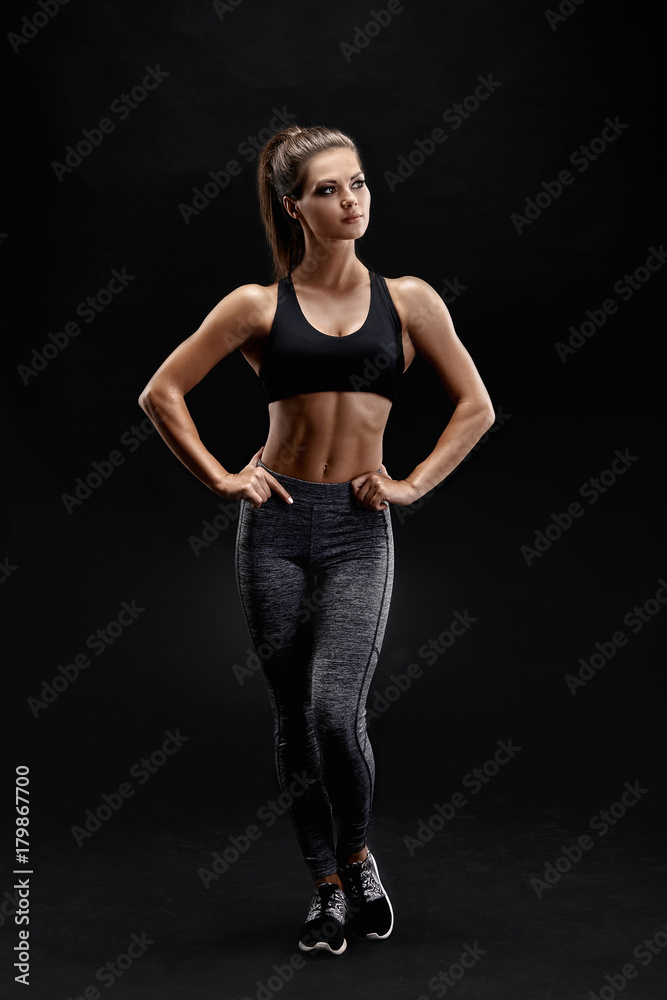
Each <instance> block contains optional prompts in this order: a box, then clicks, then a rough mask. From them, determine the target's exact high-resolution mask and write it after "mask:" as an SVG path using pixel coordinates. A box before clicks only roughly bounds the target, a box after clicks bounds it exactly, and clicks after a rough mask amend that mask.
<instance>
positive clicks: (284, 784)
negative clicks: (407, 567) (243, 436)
mask: <svg viewBox="0 0 667 1000" xmlns="http://www.w3.org/2000/svg"><path fill="white" fill-rule="evenodd" d="M259 464H260V465H261V466H262V467H263V468H265V469H267V471H268V472H270V473H271V475H273V476H275V478H276V479H277V480H278V481H279V482H281V483H282V484H283V485H284V486H285V488H286V489H287V491H288V492H289V494H290V496H292V497H293V498H294V503H293V504H288V503H286V502H285V501H284V500H283V499H282V498H281V497H279V496H278V495H277V494H276V493H275V492H273V491H272V493H271V496H270V498H269V499H268V500H266V501H265V502H264V503H263V504H262V506H261V507H259V508H254V507H252V505H251V504H250V503H248V502H247V501H246V500H240V501H239V502H240V505H241V508H240V511H239V520H238V527H237V534H236V551H235V570H236V579H237V584H238V589H239V594H240V597H241V603H242V605H243V609H244V612H245V617H246V621H247V624H248V629H249V631H250V636H251V639H252V642H253V645H254V647H255V652H256V653H257V656H258V657H259V659H260V660H261V663H262V671H263V674H264V677H265V680H266V683H267V687H268V691H269V698H270V701H271V706H272V709H273V715H274V721H275V727H274V737H275V760H276V769H277V772H278V778H279V781H280V785H281V789H282V791H283V792H284V793H286V798H287V797H288V798H289V799H291V801H290V806H289V808H290V815H291V818H292V823H293V825H294V829H295V832H296V836H297V840H298V842H299V846H300V848H301V851H302V853H303V856H304V859H305V861H306V864H307V865H308V867H309V869H310V871H311V873H312V876H313V878H314V879H317V878H321V877H323V876H324V875H331V874H332V873H333V872H335V871H336V868H337V862H338V861H340V862H345V861H346V860H347V857H348V855H349V854H351V853H354V852H356V851H360V850H361V849H362V848H363V846H364V844H365V843H366V835H367V831H368V825H369V822H370V816H371V805H372V799H373V786H374V780H375V765H374V760H373V752H372V749H371V745H370V742H369V740H368V735H367V733H366V707H365V706H366V697H367V695H368V689H369V686H370V683H371V679H372V676H373V672H374V670H375V667H376V664H377V661H378V657H379V655H380V650H381V648H382V641H383V638H384V632H385V627H386V623H387V617H388V613H389V604H390V601H391V593H392V587H393V578H394V539H393V532H392V523H391V511H390V508H389V507H387V508H386V509H385V510H381V511H371V510H368V509H366V508H365V507H362V506H361V505H360V504H358V503H357V501H356V499H355V496H354V493H353V491H352V487H351V485H350V483H349V482H344V483H315V482H309V481H307V480H303V479H296V478H294V477H292V476H287V475H284V474H283V473H278V472H274V471H273V470H272V469H270V468H268V466H266V465H264V463H263V462H262V461H261V459H260V460H259ZM378 471H380V470H378ZM313 576H314V578H315V579H314V583H315V586H314V589H313V580H312V578H313ZM304 771H305V772H307V774H308V782H309V784H308V787H307V790H305V791H301V789H299V794H294V795H292V796H290V795H289V792H288V788H289V786H290V784H292V787H293V791H295V789H294V776H295V775H297V774H300V775H302V774H303V772H304ZM336 834H337V837H336Z"/></svg>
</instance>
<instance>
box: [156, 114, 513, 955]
mask: <svg viewBox="0 0 667 1000" xmlns="http://www.w3.org/2000/svg"><path fill="white" fill-rule="evenodd" d="M258 187H259V198H260V207H261V213H262V219H263V222H264V226H265V230H266V234H267V238H268V242H269V245H270V247H271V251H272V255H273V263H274V274H273V277H274V283H273V284H271V285H268V286H263V285H257V284H247V285H241V286H240V287H238V288H236V289H235V290H234V291H232V292H230V293H229V294H228V295H226V296H225V297H224V298H223V299H222V300H221V301H220V302H219V303H218V305H217V306H216V307H215V308H214V309H213V310H212V312H210V313H209V315H208V316H207V317H206V318H205V319H204V321H203V323H202V324H201V326H200V327H199V329H198V330H197V331H196V332H195V333H193V334H192V336H191V337H189V338H188V339H187V340H185V341H184V342H183V343H182V344H180V346H179V347H177V348H176V350H175V351H174V352H173V353H172V354H171V355H170V356H169V357H168V358H167V359H166V361H165V362H164V363H163V364H162V366H161V367H160V368H159V369H158V370H157V372H156V373H155V375H154V376H153V377H152V378H151V380H150V381H149V383H148V385H147V386H146V388H145V389H144V390H143V392H142V394H141V396H140V398H139V403H140V405H141V407H142V408H143V409H144V410H145V412H146V413H147V414H148V415H149V416H150V417H151V419H152V420H153V421H154V423H155V425H156V427H157V429H158V431H159V432H160V434H161V436H162V437H163V438H164V440H165V441H166V443H167V444H168V445H169V447H170V448H171V449H172V451H173V452H174V453H175V454H176V456H177V457H178V458H179V459H180V461H181V462H182V463H183V464H184V465H185V466H186V468H187V469H189V470H190V471H191V472H192V473H193V474H194V475H195V476H197V478H198V479H200V480H201V481H202V482H203V483H204V484H205V485H206V486H208V488H209V489H211V490H212V491H213V492H214V493H216V494H217V495H218V496H220V497H224V498H225V499H238V500H239V502H240V510H239V521H238V528H237V537H236V553H235V571H236V578H237V583H238V588H239V594H240V598H241V602H242V606H243V609H244V613H245V617H246V621H247V625H248V629H249V631H250V634H251V637H252V641H253V643H254V645H255V648H256V650H257V649H259V647H260V646H261V647H262V649H263V650H266V649H267V647H268V648H270V650H271V653H270V655H267V656H265V657H264V662H263V673H264V677H265V680H266V683H267V685H268V690H269V696H270V700H271V705H272V709H273V713H274V719H275V757H276V767H277V771H278V776H279V780H280V785H281V788H282V790H283V792H284V793H285V794H286V796H287V800H288V801H289V802H290V815H291V818H292V822H293V825H294V829H295V833H296V836H297V840H298V843H299V846H300V848H301V851H302V853H303V856H304V859H305V862H306V864H307V866H308V868H309V870H310V873H311V875H312V878H313V882H314V890H313V893H312V896H311V901H310V907H309V910H308V913H307V916H306V920H305V923H304V925H303V927H302V930H301V934H300V939H299V947H300V948H301V949H302V950H303V951H311V950H313V949H326V950H328V951H331V952H333V954H335V955H340V954H342V953H343V951H344V950H345V947H346V940H345V935H344V926H345V924H346V923H348V924H349V926H350V928H351V929H352V930H353V931H354V932H355V934H356V935H358V936H361V937H366V938H386V937H388V936H389V934H390V933H391V931H392V928H393V922H394V917H393V910H392V907H391V903H390V901H389V898H388V896H387V894H386V892H385V890H384V887H383V886H382V883H381V881H380V876H379V872H378V867H377V863H376V861H375V859H374V857H373V855H372V854H371V853H369V851H368V847H367V844H366V835H367V830H368V825H369V822H370V814H371V803H372V796H373V784H374V774H375V772H374V762H373V754H372V750H371V746H370V743H369V741H368V738H367V734H366V713H365V703H366V696H367V693H368V689H369V686H370V683H371V679H372V675H373V671H374V669H375V665H376V663H377V660H378V657H379V655H380V650H381V648H382V641H383V637H384V631H385V625H386V621H387V615H388V610H389V603H390V600H391V592H392V584H393V573H394V549H393V535H392V523H391V515H390V508H389V504H401V505H404V506H407V505H409V504H411V503H413V502H414V501H415V500H418V499H419V498H420V497H422V496H423V495H424V494H425V493H427V492H428V491H429V490H432V489H433V488H434V487H435V486H437V485H438V483H440V482H441V481H442V480H443V479H444V478H445V477H446V476H447V475H448V474H449V473H450V472H451V471H452V470H453V469H454V468H455V467H456V466H457V465H458V464H459V462H461V461H462V459H463V458H465V456H466V455H467V454H468V452H469V451H470V450H471V449H472V447H473V446H474V445H475V444H476V442H477V441H478V440H479V438H480V437H481V436H482V434H483V433H484V432H485V431H486V430H488V428H489V427H490V426H491V425H492V424H493V422H494V412H493V407H492V405H491V400H490V399H489V395H488V393H487V391H486V389H485V387H484V385H483V383H482V380H481V378H480V376H479V374H478V372H477V370H476V368H475V366H474V364H473V362H472V360H471V358H470V356H469V354H468V352H467V351H466V350H465V348H464V347H463V345H462V344H461V342H460V341H459V339H458V337H457V335H456V333H455V331H454V327H453V325H452V322H451V319H450V316H449V313H448V310H447V308H446V306H445V305H444V303H443V301H442V299H441V298H440V296H439V295H438V294H437V292H435V290H434V289H433V288H432V287H431V286H430V285H428V284H427V283H426V282H425V281H422V280H421V279H420V278H415V277H403V278H393V279H385V278H383V277H382V276H381V275H379V274H374V273H373V272H372V271H371V270H370V269H368V268H367V267H366V266H365V265H364V264H363V263H362V262H361V260H360V258H359V257H358V256H357V255H356V240H358V239H360V237H362V236H363V235H364V233H365V232H366V230H367V228H368V220H369V214H370V203H371V196H370V191H369V189H368V186H367V184H366V181H365V176H364V170H363V167H362V164H361V157H360V154H359V151H358V149H357V147H356V145H355V143H354V142H353V141H352V139H350V138H349V137H348V136H347V135H345V134H344V133H342V132H339V131H338V130H335V129H329V128H324V127H319V126H317V127H310V128H303V129H302V128H299V127H298V126H296V125H290V126H289V127H287V128H285V129H283V130H282V131H280V132H278V133H276V134H275V135H274V136H273V137H272V138H271V139H270V140H269V142H268V143H267V144H266V145H265V146H264V147H263V149H262V151H261V154H260V157H259V163H258ZM236 348H238V349H239V350H240V351H241V353H242V354H243V356H244V357H245V358H246V360H247V361H248V363H249V364H250V365H251V367H252V368H253V369H254V371H255V372H256V373H257V374H258V375H259V376H260V377H261V379H262V383H263V386H264V390H265V392H266V396H267V400H268V407H269V417H270V428H269V434H268V439H267V441H266V444H264V445H263V447H261V448H260V449H259V450H258V451H257V452H256V453H255V454H254V455H253V456H252V458H251V460H250V462H249V463H248V464H247V465H246V466H245V467H244V468H243V469H241V471H240V472H230V471H229V470H228V469H226V468H224V466H223V465H221V464H220V462H219V461H218V460H217V458H215V457H214V456H213V455H212V454H211V453H210V452H209V451H208V450H207V449H206V448H205V447H204V445H203V444H202V442H201V440H200V438H199V435H198V433H197V429H196V427H195V425H194V423H193V421H192V419H191V417H190V414H189V412H188V409H187V406H186V404H185V400H184V397H185V395H186V393H187V392H189V391H190V389H192V387H193V386H195V385H197V383H198V382H199V381H200V380H201V379H202V378H203V377H204V376H205V375H206V374H207V372H209V371H210V370H211V368H213V366H214V365H216V364H217V363H218V362H219V361H220V360H221V359H222V358H224V357H226V356H227V355H228V354H230V353H231V352H232V351H233V350H235V349H236ZM417 351H419V352H420V354H421V355H422V356H423V357H425V358H426V360H427V361H428V362H429V364H431V365H432V366H433V367H434V368H435V370H436V372H437V374H438V376H439V377H440V379H441V381H442V383H443V385H444V387H445V390H446V391H447V393H448V394H449V396H450V397H451V399H452V400H453V402H454V403H455V409H454V412H453V414H452V417H451V419H450V421H449V423H448V424H447V426H446V428H445V429H444V431H443V433H442V434H441V435H440V437H439V439H438V441H437V443H436V445H435V448H434V449H433V451H432V452H431V454H430V455H428V456H427V457H426V458H424V459H423V460H422V461H420V462H419V464H418V465H416V466H415V468H414V469H413V471H412V472H411V473H410V475H409V476H407V477H406V478H405V479H399V480H395V479H392V478H391V476H390V475H389V474H388V472H387V469H386V468H385V466H384V465H383V463H382V437H383V432H384V428H385V425H386V423H387V419H388V417H389V411H390V409H391V406H392V403H393V401H394V400H395V398H396V395H397V392H398V388H399V385H400V378H401V375H402V374H403V372H404V371H405V370H406V369H407V368H408V366H409V365H410V363H411V362H412V361H413V360H414V357H415V355H416V352H417ZM313 577H314V578H315V580H316V582H317V589H316V591H312V590H311V589H310V588H311V587H312V585H313V582H314V580H313ZM315 593H317V594H318V598H317V601H316V602H315V603H316V608H315V611H314V612H312V613H311V612H310V611H305V610H304V607H303V602H304V599H306V600H308V606H309V608H310V609H312V607H313V603H314V602H313V600H312V599H309V594H311V595H312V597H314V594H315ZM304 773H305V774H306V775H307V780H306V781H304V782H303V783H302V786H301V787H300V789H299V794H297V793H296V792H294V794H290V793H289V792H288V786H290V780H291V781H292V787H294V781H293V779H294V777H295V776H296V775H297V774H298V775H303V774H304Z"/></svg>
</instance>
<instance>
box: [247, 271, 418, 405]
mask: <svg viewBox="0 0 667 1000" xmlns="http://www.w3.org/2000/svg"><path fill="white" fill-rule="evenodd" d="M369 274H370V281H371V304H370V309H369V310H368V315H367V317H366V320H365V322H364V324H363V326H361V327H360V328H359V329H358V330H355V332H354V333H348V334H347V335H346V336H344V337H334V336H331V335H330V334H328V333H322V332H321V331H320V330H316V329H315V327H314V326H311V324H310V323H309V322H308V320H307V319H306V317H305V316H304V315H303V312H302V311H301V306H300V305H299V300H298V299H297V297H296V292H295V290H294V285H293V284H292V276H291V274H288V275H287V276H286V277H285V278H282V279H281V281H279V283H278V304H277V307H276V312H275V316H274V318H273V324H272V326H271V330H270V332H269V336H268V338H267V340H266V343H265V347H264V357H263V360H262V367H261V369H260V372H259V376H260V378H261V380H262V384H263V386H264V391H265V392H266V396H267V399H268V401H269V403H272V402H273V401H274V400H276V399H285V398H287V397H288V396H296V395H298V394H299V393H302V392H321V391H326V390H330V389H333V390H336V391H340V392H344V391H348V392H350V391H351V392H375V393H378V394H379V395H380V396H386V397H387V398H388V399H391V400H392V402H393V401H394V400H395V399H396V397H397V395H398V391H399V385H400V378H401V375H402V374H403V368H404V366H405V359H404V356H403V337H402V328H401V321H400V318H399V316H398V313H397V312H396V307H395V306H394V303H393V302H392V299H391V296H390V294H389V289H388V288H387V283H386V281H385V279H384V278H383V277H382V275H381V274H375V273H373V272H372V271H370V270H369Z"/></svg>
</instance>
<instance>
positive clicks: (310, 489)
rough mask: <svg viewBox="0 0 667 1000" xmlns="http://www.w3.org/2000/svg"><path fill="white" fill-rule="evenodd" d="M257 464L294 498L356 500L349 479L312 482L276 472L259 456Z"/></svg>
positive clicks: (314, 501) (379, 470) (378, 470)
mask: <svg viewBox="0 0 667 1000" xmlns="http://www.w3.org/2000/svg"><path fill="white" fill-rule="evenodd" d="M257 464H258V465H261V467H262V468H263V469H266V471H267V472H270V473H271V475H272V476H275V478H276V479H277V480H278V482H279V483H281V484H282V485H283V486H284V487H285V489H286V490H287V491H288V493H289V494H290V496H292V497H294V499H295V500H297V499H302V500H308V501H310V502H313V503H317V502H318V501H323V502H327V501H330V500H344V499H349V498H352V499H355V502H356V498H355V497H354V492H353V490H352V486H351V485H350V480H346V481H345V482H342V483H320V482H314V481H313V480H310V479H297V478H296V477H295V476H288V475H286V474H285V473H284V472H276V471H275V469H272V468H270V467H269V466H268V465H265V464H264V462H263V461H262V460H261V458H260V459H258V462H257ZM376 471H377V472H381V471H382V470H381V469H377V470H376Z"/></svg>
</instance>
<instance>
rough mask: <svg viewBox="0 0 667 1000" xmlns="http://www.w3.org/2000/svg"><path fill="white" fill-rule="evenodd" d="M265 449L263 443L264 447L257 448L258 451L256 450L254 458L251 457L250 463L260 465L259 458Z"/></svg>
mask: <svg viewBox="0 0 667 1000" xmlns="http://www.w3.org/2000/svg"><path fill="white" fill-rule="evenodd" d="M263 451H264V445H262V447H261V448H259V449H258V450H257V451H256V452H255V454H254V455H253V456H252V458H251V459H250V461H249V462H248V465H254V466H257V465H258V459H260V458H261V457H262V452H263Z"/></svg>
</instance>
